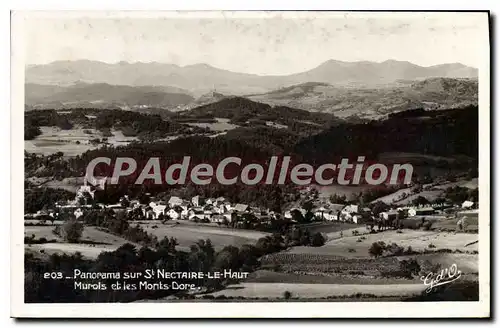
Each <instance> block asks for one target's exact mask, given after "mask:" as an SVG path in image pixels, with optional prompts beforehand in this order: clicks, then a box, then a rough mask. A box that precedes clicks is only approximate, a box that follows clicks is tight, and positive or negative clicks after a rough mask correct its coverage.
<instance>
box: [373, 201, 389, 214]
mask: <svg viewBox="0 0 500 328" xmlns="http://www.w3.org/2000/svg"><path fill="white" fill-rule="evenodd" d="M388 209H389V205H387V204H386V203H384V202H382V201H378V202H376V203H375V204H373V208H372V212H373V215H375V216H378V215H379V214H380V213H382V212H385V211H387V210H388Z"/></svg>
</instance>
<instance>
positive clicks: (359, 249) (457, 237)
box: [323, 229, 479, 256]
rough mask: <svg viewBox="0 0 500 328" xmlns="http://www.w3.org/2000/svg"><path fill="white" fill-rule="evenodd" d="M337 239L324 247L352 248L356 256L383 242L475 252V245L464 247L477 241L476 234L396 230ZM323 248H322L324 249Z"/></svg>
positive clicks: (420, 249)
mask: <svg viewBox="0 0 500 328" xmlns="http://www.w3.org/2000/svg"><path fill="white" fill-rule="evenodd" d="M344 236H345V237H343V238H339V239H334V240H329V241H328V242H327V243H326V244H325V246H326V247H331V248H332V249H345V250H344V252H347V249H348V248H354V249H355V250H356V253H355V254H357V255H361V254H362V255H364V256H369V254H368V248H369V247H370V246H371V244H372V243H374V242H377V241H384V242H385V243H386V244H391V243H396V244H398V245H399V246H403V247H405V248H407V247H408V246H411V247H412V248H413V250H416V251H423V250H424V249H426V248H428V246H429V245H430V244H433V245H435V246H436V248H435V249H446V248H447V249H451V250H456V249H459V250H461V251H477V249H478V248H477V244H475V245H471V246H467V247H466V246H465V245H467V244H469V243H471V242H474V241H476V240H478V238H479V237H478V235H477V234H470V233H455V232H436V231H422V230H411V229H404V230H402V232H401V233H398V232H397V231H396V230H387V231H383V232H379V233H374V234H366V235H363V237H365V239H364V240H361V241H360V242H358V239H359V237H358V236H346V235H344ZM325 246H323V247H325Z"/></svg>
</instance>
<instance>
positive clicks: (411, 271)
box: [399, 259, 420, 277]
mask: <svg viewBox="0 0 500 328" xmlns="http://www.w3.org/2000/svg"><path fill="white" fill-rule="evenodd" d="M399 268H400V270H401V271H402V272H403V273H405V274H407V275H408V276H409V277H411V276H412V275H418V274H419V273H420V264H418V262H417V261H416V260H414V259H411V260H402V261H401V262H399Z"/></svg>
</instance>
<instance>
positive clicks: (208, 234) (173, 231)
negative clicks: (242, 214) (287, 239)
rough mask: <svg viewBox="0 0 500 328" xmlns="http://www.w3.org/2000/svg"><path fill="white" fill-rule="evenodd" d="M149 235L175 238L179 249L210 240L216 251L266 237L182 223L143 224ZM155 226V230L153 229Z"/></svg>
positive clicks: (256, 233) (260, 233) (264, 234)
mask: <svg viewBox="0 0 500 328" xmlns="http://www.w3.org/2000/svg"><path fill="white" fill-rule="evenodd" d="M140 225H141V227H142V228H144V229H145V230H146V231H147V232H148V233H150V234H153V235H155V236H157V237H158V239H160V240H161V239H163V238H164V237H174V238H176V239H177V241H178V242H179V248H181V249H182V248H185V249H186V248H187V249H189V247H190V246H191V245H193V244H194V243H196V242H197V241H198V240H199V239H210V240H211V242H212V244H213V245H214V247H215V248H216V249H221V248H223V247H224V246H229V245H234V246H241V245H244V244H252V245H253V244H255V243H256V242H257V240H258V239H259V238H261V237H264V236H266V235H267V234H266V233H264V232H259V231H254V230H242V229H228V228H217V227H211V226H202V225H193V224H186V223H180V222H179V224H166V225H163V224H161V223H149V222H148V223H141V224H140ZM153 226H155V228H153Z"/></svg>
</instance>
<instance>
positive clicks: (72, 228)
mask: <svg viewBox="0 0 500 328" xmlns="http://www.w3.org/2000/svg"><path fill="white" fill-rule="evenodd" d="M59 231H60V235H61V237H62V238H64V240H66V241H68V242H70V243H76V242H78V240H80V238H81V237H82V234H83V224H82V223H81V222H78V221H77V220H69V221H67V222H66V223H64V224H63V225H62V228H61V229H59Z"/></svg>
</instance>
